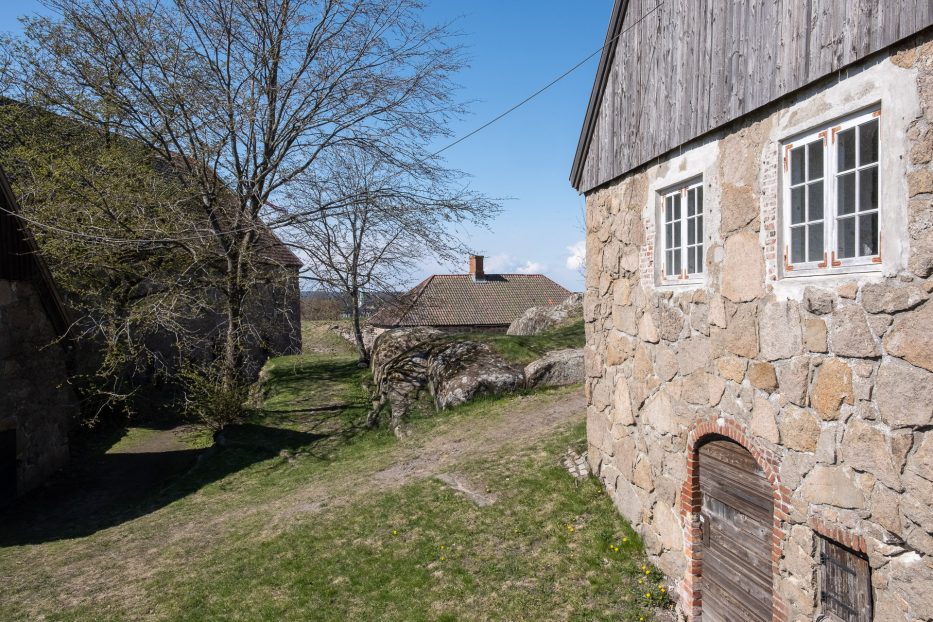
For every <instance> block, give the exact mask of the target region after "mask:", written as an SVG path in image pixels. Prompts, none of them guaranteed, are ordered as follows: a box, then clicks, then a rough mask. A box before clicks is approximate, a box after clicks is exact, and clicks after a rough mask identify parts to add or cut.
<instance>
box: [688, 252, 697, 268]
mask: <svg viewBox="0 0 933 622" xmlns="http://www.w3.org/2000/svg"><path fill="white" fill-rule="evenodd" d="M696 271H697V260H696V253H694V252H693V249H692V248H691V249H688V250H687V272H689V273H690V274H695V273H696Z"/></svg>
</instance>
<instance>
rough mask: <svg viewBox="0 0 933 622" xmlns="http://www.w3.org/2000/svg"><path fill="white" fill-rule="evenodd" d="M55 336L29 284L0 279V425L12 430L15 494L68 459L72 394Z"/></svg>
mask: <svg viewBox="0 0 933 622" xmlns="http://www.w3.org/2000/svg"><path fill="white" fill-rule="evenodd" d="M56 338H57V335H56V332H55V330H54V328H53V325H52V323H51V321H50V319H49V317H48V315H47V314H46V311H45V308H44V307H43V305H42V302H41V300H40V298H39V293H38V291H37V289H36V286H35V285H34V283H33V282H32V281H10V280H2V279H0V387H2V389H0V391H2V399H0V429H3V430H9V429H11V428H15V429H16V431H17V434H16V446H17V471H18V473H17V493H18V494H22V493H24V492H27V491H28V490H30V489H32V488H35V487H36V486H38V485H39V484H40V483H41V482H42V481H43V480H44V479H45V478H46V477H48V476H49V475H50V474H52V473H53V472H54V471H56V470H57V469H59V468H61V467H62V466H64V464H65V463H66V462H67V461H68V432H69V429H70V427H71V425H72V423H73V421H74V420H75V417H76V415H77V399H76V397H75V394H74V391H73V390H72V388H71V386H70V385H69V384H68V382H67V379H68V368H67V364H66V360H67V356H66V352H65V349H64V347H63V345H62V344H60V343H57V342H56Z"/></svg>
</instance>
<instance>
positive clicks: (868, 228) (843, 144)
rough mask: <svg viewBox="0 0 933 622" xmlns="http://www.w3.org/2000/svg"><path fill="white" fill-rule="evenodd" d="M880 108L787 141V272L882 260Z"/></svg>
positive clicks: (784, 206)
mask: <svg viewBox="0 0 933 622" xmlns="http://www.w3.org/2000/svg"><path fill="white" fill-rule="evenodd" d="M880 116H881V110H880V109H874V110H870V111H868V112H865V113H859V114H857V115H854V116H852V117H850V118H848V119H846V120H844V121H842V122H837V123H833V124H830V125H827V126H825V127H821V128H819V129H817V130H815V131H813V132H811V133H810V134H807V135H805V136H801V137H799V138H797V139H795V140H793V141H791V142H788V143H785V144H784V184H783V186H784V197H783V236H784V237H783V244H784V271H785V275H791V276H792V275H794V274H798V273H803V274H806V273H819V272H831V271H839V270H840V269H844V268H846V267H847V266H873V265H877V266H879V267H880V264H881V237H882V231H881V218H880V217H881V214H880V204H879V197H880V182H881V180H880V177H879V171H880V157H881V156H880V153H881V151H880V148H879V146H880V140H881V132H880V123H879V117H880Z"/></svg>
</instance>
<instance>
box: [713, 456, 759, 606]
mask: <svg viewBox="0 0 933 622" xmlns="http://www.w3.org/2000/svg"><path fill="white" fill-rule="evenodd" d="M700 491H701V493H702V496H703V510H702V515H701V520H702V521H703V546H702V547H701V549H702V560H703V562H702V563H703V566H702V583H701V589H702V602H703V622H770V621H771V582H772V577H771V525H772V515H773V505H772V501H771V484H770V483H769V482H768V480H767V478H766V477H765V475H764V473H763V472H762V471H761V469H760V468H758V463H757V462H755V459H754V458H753V457H752V455H751V454H750V453H748V451H746V450H745V448H743V447H742V446H741V445H739V444H738V443H734V442H732V441H727V440H717V441H712V442H709V443H707V444H706V445H703V446H702V447H701V448H700Z"/></svg>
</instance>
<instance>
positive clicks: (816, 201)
mask: <svg viewBox="0 0 933 622" xmlns="http://www.w3.org/2000/svg"><path fill="white" fill-rule="evenodd" d="M807 192H808V193H809V195H810V196H809V197H808V199H809V203H810V204H809V205H808V206H807V209H808V210H809V211H808V218H807V220H822V219H823V182H821V181H818V182H816V183H812V184H810V185H809V186H807Z"/></svg>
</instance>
